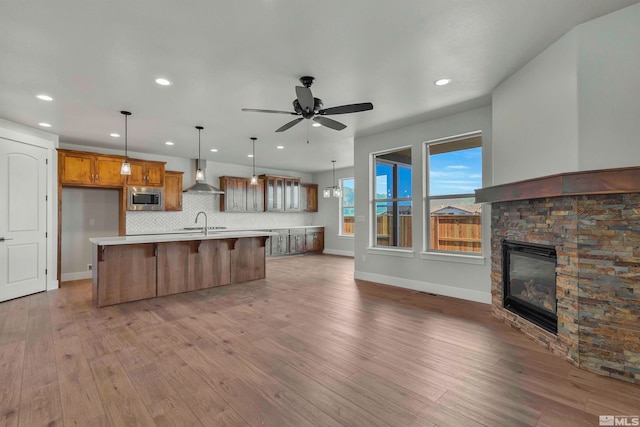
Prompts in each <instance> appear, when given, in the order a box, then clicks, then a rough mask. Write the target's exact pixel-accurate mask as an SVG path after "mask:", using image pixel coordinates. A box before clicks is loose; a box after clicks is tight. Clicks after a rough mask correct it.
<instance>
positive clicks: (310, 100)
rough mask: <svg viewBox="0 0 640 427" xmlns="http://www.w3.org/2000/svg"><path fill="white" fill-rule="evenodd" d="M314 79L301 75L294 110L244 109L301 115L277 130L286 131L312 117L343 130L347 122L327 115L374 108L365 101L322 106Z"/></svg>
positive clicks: (329, 126)
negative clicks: (313, 85) (312, 91)
mask: <svg viewBox="0 0 640 427" xmlns="http://www.w3.org/2000/svg"><path fill="white" fill-rule="evenodd" d="M314 80H315V79H314V78H313V77H311V76H304V77H300V83H302V85H303V86H296V96H297V98H296V99H294V100H293V111H279V110H260V109H256V108H243V109H242V111H251V112H255V113H275V114H290V115H292V116H301V117H298V118H297V119H294V120H292V121H290V122H289V123H286V124H284V125H283V126H280V127H279V128H278V129H276V132H284V131H285V130H287V129H289V128H292V127H293V126H295V125H297V124H298V123H300V122H301V121H302V120H303V119H311V120H313V121H314V122H318V123H320V124H321V125H323V126H326V127H328V128H331V129H334V130H342V129H344V128H346V127H347V126H346V125H345V124H343V123H340V122H338V121H336V120H333V119H330V118H328V117H325V116H330V115H334V114H347V113H357V112H360V111H368V110H373V104H372V103H370V102H363V103H361V104H348V105H340V106H338V107H331V108H322V107H323V105H322V100H321V99H319V98H314V97H313V94H312V93H311V89H310V87H311V85H312V84H313V81H314Z"/></svg>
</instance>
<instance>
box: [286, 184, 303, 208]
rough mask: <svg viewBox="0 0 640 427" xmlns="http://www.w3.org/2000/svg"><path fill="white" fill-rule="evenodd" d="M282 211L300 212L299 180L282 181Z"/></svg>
mask: <svg viewBox="0 0 640 427" xmlns="http://www.w3.org/2000/svg"><path fill="white" fill-rule="evenodd" d="M284 210H285V211H290V212H300V178H285V179H284Z"/></svg>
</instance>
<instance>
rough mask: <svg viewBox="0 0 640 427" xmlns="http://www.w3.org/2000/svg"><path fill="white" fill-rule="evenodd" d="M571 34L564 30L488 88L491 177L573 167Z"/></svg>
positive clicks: (500, 179)
mask: <svg viewBox="0 0 640 427" xmlns="http://www.w3.org/2000/svg"><path fill="white" fill-rule="evenodd" d="M577 44H578V43H577V36H576V33H575V31H571V32H569V33H567V34H566V35H565V36H563V37H562V38H560V40H558V41H557V42H556V43H554V44H553V45H551V46H550V47H549V48H547V49H546V50H545V51H544V52H542V53H541V54H540V55H538V56H537V57H536V58H534V59H533V60H532V61H531V62H529V63H528V64H527V65H525V66H524V67H523V68H522V69H520V70H519V71H518V72H516V73H515V74H513V75H512V76H511V77H509V78H508V79H507V80H505V81H504V82H503V83H502V84H500V86H498V87H497V88H496V89H495V90H494V91H493V100H492V106H493V183H494V184H495V185H498V184H504V183H508V182H513V181H520V180H523V179H529V178H535V177H540V176H545V175H552V174H556V173H560V172H570V171H576V170H578V101H577V75H576V63H577V52H576V48H577Z"/></svg>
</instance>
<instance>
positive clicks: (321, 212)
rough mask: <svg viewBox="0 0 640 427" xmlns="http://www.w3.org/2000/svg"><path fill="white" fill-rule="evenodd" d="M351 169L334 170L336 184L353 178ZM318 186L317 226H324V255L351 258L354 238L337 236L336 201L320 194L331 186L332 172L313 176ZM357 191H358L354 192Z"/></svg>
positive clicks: (338, 228)
mask: <svg viewBox="0 0 640 427" xmlns="http://www.w3.org/2000/svg"><path fill="white" fill-rule="evenodd" d="M353 172H354V171H353V167H348V168H340V169H336V184H338V183H339V180H340V179H341V178H353ZM314 180H315V182H316V183H317V184H318V214H317V219H318V223H319V224H324V227H325V228H324V253H326V254H333V255H344V256H353V245H354V238H353V237H346V236H339V233H340V209H339V203H338V199H337V198H335V197H330V198H326V199H325V198H324V197H323V196H322V192H323V190H324V189H325V187H332V186H333V171H326V172H320V173H316V174H314ZM355 191H356V192H357V191H359V190H358V189H356V190H355Z"/></svg>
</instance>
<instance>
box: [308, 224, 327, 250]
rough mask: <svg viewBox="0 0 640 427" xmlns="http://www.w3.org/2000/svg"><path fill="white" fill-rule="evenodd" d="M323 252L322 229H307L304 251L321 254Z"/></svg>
mask: <svg viewBox="0 0 640 427" xmlns="http://www.w3.org/2000/svg"><path fill="white" fill-rule="evenodd" d="M323 250H324V228H323V227H314V228H307V232H306V251H307V252H322V251H323Z"/></svg>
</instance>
